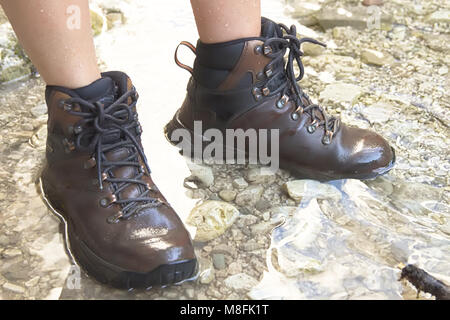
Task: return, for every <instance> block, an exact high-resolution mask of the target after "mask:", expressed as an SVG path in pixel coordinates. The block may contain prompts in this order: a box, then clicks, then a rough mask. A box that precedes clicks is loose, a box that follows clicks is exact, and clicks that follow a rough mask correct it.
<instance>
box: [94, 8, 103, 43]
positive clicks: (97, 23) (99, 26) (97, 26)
mask: <svg viewBox="0 0 450 320" xmlns="http://www.w3.org/2000/svg"><path fill="white" fill-rule="evenodd" d="M91 26H92V34H93V35H94V37H95V36H98V35H99V34H100V33H102V30H103V17H102V16H101V15H100V14H98V13H97V12H95V11H93V10H91Z"/></svg>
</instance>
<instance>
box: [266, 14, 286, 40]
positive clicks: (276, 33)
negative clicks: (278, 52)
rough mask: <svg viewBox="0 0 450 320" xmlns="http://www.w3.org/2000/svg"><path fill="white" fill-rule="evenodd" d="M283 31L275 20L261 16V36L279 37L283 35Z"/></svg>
mask: <svg viewBox="0 0 450 320" xmlns="http://www.w3.org/2000/svg"><path fill="white" fill-rule="evenodd" d="M282 36H283V31H282V30H281V28H280V27H279V26H278V24H277V23H275V22H274V21H272V20H270V19H267V18H265V17H262V18H261V37H264V38H277V37H282Z"/></svg>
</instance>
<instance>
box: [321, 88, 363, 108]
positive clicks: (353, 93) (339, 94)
mask: <svg viewBox="0 0 450 320" xmlns="http://www.w3.org/2000/svg"><path fill="white" fill-rule="evenodd" d="M362 93H363V90H362V88H361V87H359V86H357V85H355V84H350V83H339V82H338V83H332V84H329V85H327V86H326V87H325V90H323V91H322V92H321V93H320V100H322V101H325V102H327V101H329V102H335V103H342V102H344V103H350V104H352V105H353V104H355V103H356V102H357V100H358V98H359V97H360V96H361V94H362Z"/></svg>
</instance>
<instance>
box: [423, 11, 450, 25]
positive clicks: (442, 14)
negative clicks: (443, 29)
mask: <svg viewBox="0 0 450 320" xmlns="http://www.w3.org/2000/svg"><path fill="white" fill-rule="evenodd" d="M426 21H427V22H429V23H441V22H443V23H448V22H450V10H444V9H443V10H438V11H435V12H433V13H432V14H430V15H429V16H427V18H426Z"/></svg>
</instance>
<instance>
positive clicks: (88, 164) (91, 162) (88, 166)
mask: <svg viewBox="0 0 450 320" xmlns="http://www.w3.org/2000/svg"><path fill="white" fill-rule="evenodd" d="M96 165H97V161H96V160H95V158H94V157H92V158H90V159H89V160H86V161H85V162H84V168H85V169H91V168H94V167H95V166H96ZM95 181H97V180H95Z"/></svg>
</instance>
